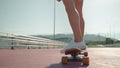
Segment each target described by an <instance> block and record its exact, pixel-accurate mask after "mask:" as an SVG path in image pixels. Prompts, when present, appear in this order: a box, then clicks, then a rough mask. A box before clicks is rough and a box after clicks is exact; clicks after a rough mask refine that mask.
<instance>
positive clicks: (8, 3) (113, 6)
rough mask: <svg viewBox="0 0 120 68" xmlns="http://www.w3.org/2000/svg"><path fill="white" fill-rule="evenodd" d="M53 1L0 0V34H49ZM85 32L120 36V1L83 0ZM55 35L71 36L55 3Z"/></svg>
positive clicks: (60, 4)
mask: <svg viewBox="0 0 120 68" xmlns="http://www.w3.org/2000/svg"><path fill="white" fill-rule="evenodd" d="M53 11H54V0H0V32H8V33H17V34H26V35H31V34H53V21H54V12H53ZM83 15H84V19H85V33H87V34H103V33H104V34H108V33H111V34H118V33H120V30H119V29H120V27H119V26H120V0H84V7H83ZM55 20H56V22H55V23H56V31H55V32H56V34H59V33H64V34H68V33H72V31H71V27H70V25H69V21H68V18H67V15H66V12H65V9H64V5H63V3H62V2H60V3H59V2H57V1H56V18H55Z"/></svg>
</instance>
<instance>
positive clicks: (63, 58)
mask: <svg viewBox="0 0 120 68" xmlns="http://www.w3.org/2000/svg"><path fill="white" fill-rule="evenodd" d="M61 61H62V64H68V57H67V56H64V57H62V60H61Z"/></svg>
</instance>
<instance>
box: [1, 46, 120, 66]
mask: <svg viewBox="0 0 120 68" xmlns="http://www.w3.org/2000/svg"><path fill="white" fill-rule="evenodd" d="M87 51H88V53H89V57H90V65H89V66H81V65H80V64H79V63H75V62H74V63H69V64H67V65H63V64H61V57H62V56H64V54H61V53H60V49H29V50H27V49H16V50H7V49H1V50H0V68H120V48H88V49H87Z"/></svg>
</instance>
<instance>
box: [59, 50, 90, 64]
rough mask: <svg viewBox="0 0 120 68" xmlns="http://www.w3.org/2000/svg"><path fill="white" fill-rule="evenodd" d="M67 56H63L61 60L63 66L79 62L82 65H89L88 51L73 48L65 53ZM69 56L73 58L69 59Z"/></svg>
mask: <svg viewBox="0 0 120 68" xmlns="http://www.w3.org/2000/svg"><path fill="white" fill-rule="evenodd" d="M65 55H66V56H63V57H62V59H61V62H62V64H68V63H69V62H79V63H81V65H89V57H88V52H87V51H86V50H80V49H78V48H71V49H68V50H66V51H65ZM67 55H71V57H68V56H67Z"/></svg>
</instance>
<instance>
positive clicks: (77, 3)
mask: <svg viewBox="0 0 120 68" xmlns="http://www.w3.org/2000/svg"><path fill="white" fill-rule="evenodd" d="M74 2H75V7H76V9H77V11H78V13H79V16H80V19H79V20H80V22H79V23H80V30H81V33H82V40H83V36H84V19H83V15H82V7H83V0H74Z"/></svg>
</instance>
